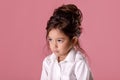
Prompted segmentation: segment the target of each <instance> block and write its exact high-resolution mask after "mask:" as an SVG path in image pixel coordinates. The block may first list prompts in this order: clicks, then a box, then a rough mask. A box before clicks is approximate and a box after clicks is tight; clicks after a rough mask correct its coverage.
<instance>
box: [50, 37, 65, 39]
mask: <svg viewBox="0 0 120 80" xmlns="http://www.w3.org/2000/svg"><path fill="white" fill-rule="evenodd" d="M49 38H51V37H50V36H48V39H49ZM57 39H65V38H64V37H58V38H57Z"/></svg>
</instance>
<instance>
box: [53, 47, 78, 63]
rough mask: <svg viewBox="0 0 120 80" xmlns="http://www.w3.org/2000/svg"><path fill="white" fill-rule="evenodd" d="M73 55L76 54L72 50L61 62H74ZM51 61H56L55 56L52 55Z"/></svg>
mask: <svg viewBox="0 0 120 80" xmlns="http://www.w3.org/2000/svg"><path fill="white" fill-rule="evenodd" d="M75 53H76V51H75V49H74V48H72V49H71V50H70V51H69V53H68V54H67V56H66V58H65V59H64V60H63V61H62V62H66V61H75ZM51 60H52V61H57V56H56V55H55V54H54V53H53V54H52V55H51Z"/></svg>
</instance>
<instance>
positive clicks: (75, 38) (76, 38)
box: [72, 36, 78, 46]
mask: <svg viewBox="0 0 120 80" xmlns="http://www.w3.org/2000/svg"><path fill="white" fill-rule="evenodd" d="M77 41H78V37H77V36H74V37H73V38H72V43H73V45H74V46H75V45H76V44H77Z"/></svg>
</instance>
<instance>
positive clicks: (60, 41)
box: [48, 39, 63, 43]
mask: <svg viewBox="0 0 120 80" xmlns="http://www.w3.org/2000/svg"><path fill="white" fill-rule="evenodd" d="M48 41H49V42H51V41H52V39H48ZM57 42H59V43H62V42H63V40H61V39H59V40H57Z"/></svg>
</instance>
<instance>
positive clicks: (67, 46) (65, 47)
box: [61, 43, 71, 50]
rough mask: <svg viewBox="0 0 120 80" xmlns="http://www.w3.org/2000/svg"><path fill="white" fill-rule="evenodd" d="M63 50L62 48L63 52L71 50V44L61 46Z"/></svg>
mask: <svg viewBox="0 0 120 80" xmlns="http://www.w3.org/2000/svg"><path fill="white" fill-rule="evenodd" d="M61 48H62V49H63V50H69V49H70V48H71V44H70V43H66V44H64V45H61Z"/></svg>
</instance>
